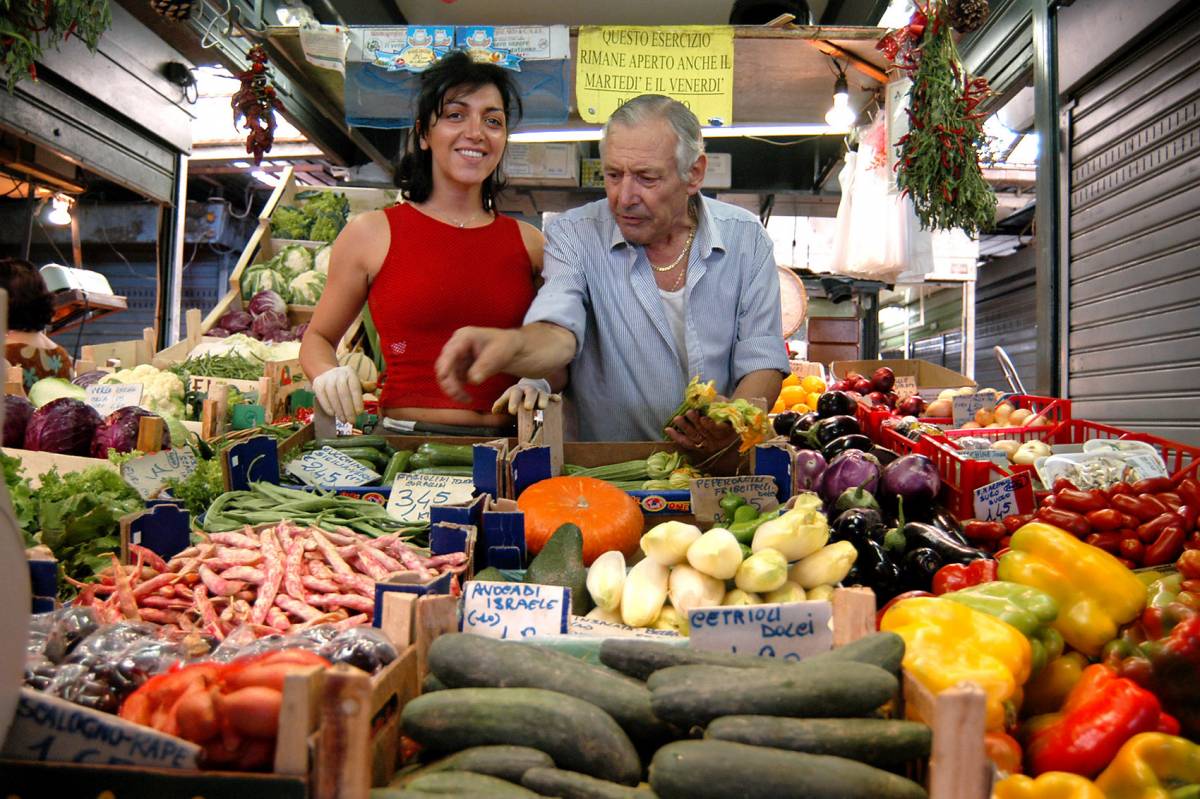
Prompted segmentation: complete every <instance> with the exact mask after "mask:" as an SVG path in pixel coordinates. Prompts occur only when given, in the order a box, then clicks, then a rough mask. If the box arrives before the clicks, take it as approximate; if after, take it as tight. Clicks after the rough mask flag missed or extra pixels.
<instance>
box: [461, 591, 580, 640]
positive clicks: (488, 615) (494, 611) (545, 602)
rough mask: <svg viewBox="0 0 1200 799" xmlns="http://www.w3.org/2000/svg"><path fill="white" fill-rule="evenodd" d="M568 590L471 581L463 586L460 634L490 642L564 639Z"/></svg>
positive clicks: (568, 599)
mask: <svg viewBox="0 0 1200 799" xmlns="http://www.w3.org/2000/svg"><path fill="white" fill-rule="evenodd" d="M570 610H571V589H570V588H563V587H562V586H558V585H535V584H531V583H493V582H488V581H486V580H471V581H469V582H467V584H466V585H464V586H463V632H464V633H475V634H476V635H485V636H487V637H489V638H518V639H519V638H533V637H534V636H538V635H566V634H567V620H568V619H569V617H570Z"/></svg>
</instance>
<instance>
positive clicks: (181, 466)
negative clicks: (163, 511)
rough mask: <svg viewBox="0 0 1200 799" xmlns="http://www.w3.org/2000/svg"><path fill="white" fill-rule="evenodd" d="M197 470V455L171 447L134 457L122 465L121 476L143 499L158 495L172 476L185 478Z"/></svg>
mask: <svg viewBox="0 0 1200 799" xmlns="http://www.w3.org/2000/svg"><path fill="white" fill-rule="evenodd" d="M194 471H196V456H195V454H193V453H192V452H191V451H190V450H186V449H169V450H164V451H162V452H156V453H155V454H153V455H145V456H143V457H141V458H134V459H133V460H131V461H126V462H125V463H123V464H122V465H121V477H123V478H124V479H125V482H126V483H128V484H129V485H130V486H132V487H133V489H134V490H135V491H137V492H138V494H140V495H141V497H142V499H153V498H154V497H156V496H158V493H159V492H160V491H161V490H162V487H163V485H164V484H165V483H166V482H167V480H168V479H170V478H173V477H174V478H178V479H180V480H183V479H185V478H186V477H187V476H188V475H190V474H191V473H192V472H194Z"/></svg>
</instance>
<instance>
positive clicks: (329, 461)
mask: <svg viewBox="0 0 1200 799" xmlns="http://www.w3.org/2000/svg"><path fill="white" fill-rule="evenodd" d="M287 470H288V473H289V474H294V475H296V477H299V478H300V479H301V480H302V481H303V482H304V483H305V484H306V485H310V486H362V485H366V484H367V483H369V482H371V481H372V480H378V479H379V473H378V472H375V471H372V470H370V469H368V468H367V467H366V466H363V465H362V464H361V463H359V462H358V461H356V460H354V459H353V458H351V457H350V456H349V455H346V454H344V453H342V452H338V451H337V450H336V449H334V448H333V447H321V448H320V449H315V450H313V451H312V452H308V453H305V455H304V457H301V458H297V459H296V460H294V461H292V462H291V463H289V464H288V467H287Z"/></svg>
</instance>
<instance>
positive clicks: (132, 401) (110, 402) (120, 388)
mask: <svg viewBox="0 0 1200 799" xmlns="http://www.w3.org/2000/svg"><path fill="white" fill-rule="evenodd" d="M142 388H143V387H142V384H141V383H106V384H104V385H100V384H99V383H96V384H93V385H90V386H88V387H87V397H86V398H85V399H84V401H85V402H86V403H87V404H88V405H91V406H92V407H93V408H95V409H96V413H98V414H100V415H101V416H102V417H104V416H108V415H109V414H110V413H112V412H113V411H115V410H117V409H118V408H127V407H129V406H130V405H139V404H141V402H142Z"/></svg>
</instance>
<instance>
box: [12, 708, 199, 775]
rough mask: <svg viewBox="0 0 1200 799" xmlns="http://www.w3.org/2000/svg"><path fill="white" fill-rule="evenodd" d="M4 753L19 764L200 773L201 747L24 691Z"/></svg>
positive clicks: (94, 711)
mask: <svg viewBox="0 0 1200 799" xmlns="http://www.w3.org/2000/svg"><path fill="white" fill-rule="evenodd" d="M3 754H4V756H5V757H10V758H13V759H16V760H40V761H46V762H56V763H85V764H87V765H93V766H94V765H105V766H149V767H153V768H170V769H194V768H196V758H197V757H198V756H199V754H200V747H198V746H196V745H195V744H193V743H191V742H190V741H185V740H183V739H182V738H176V737H174V736H172V735H167V734H165V733H161V732H157V731H155V730H152V729H150V728H149V727H143V726H142V725H140V724H134V723H133V722H129V721H125V720H124V719H121V718H119V717H117V716H114V715H112V714H111V713H101V712H99V711H96V710H90V709H89V708H86V707H80V706H79V705H75V704H72V703H70V702H68V701H66V700H65V699H59V698H58V697H55V696H50V695H48V694H42V693H38V692H37V691H35V690H33V689H32V688H22V689H21V694H20V697H19V699H18V701H17V709H16V714H15V715H14V716H13V722H12V726H11V727H9V729H8V738H6V739H5V741H4V748H3Z"/></svg>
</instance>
